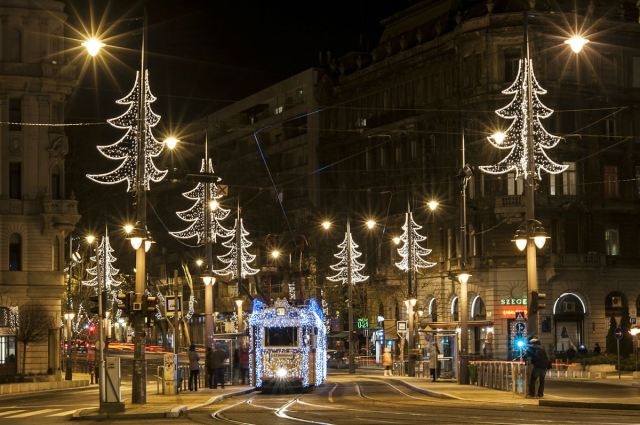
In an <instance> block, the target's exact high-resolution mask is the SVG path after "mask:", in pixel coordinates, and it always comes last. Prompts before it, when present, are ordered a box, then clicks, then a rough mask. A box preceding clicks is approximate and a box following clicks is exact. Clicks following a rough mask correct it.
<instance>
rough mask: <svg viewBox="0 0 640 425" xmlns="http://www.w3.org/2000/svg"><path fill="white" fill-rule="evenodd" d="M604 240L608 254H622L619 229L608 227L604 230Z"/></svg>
mask: <svg viewBox="0 0 640 425" xmlns="http://www.w3.org/2000/svg"><path fill="white" fill-rule="evenodd" d="M604 241H605V251H606V253H607V255H620V241H619V234H618V229H606V230H605V231H604Z"/></svg>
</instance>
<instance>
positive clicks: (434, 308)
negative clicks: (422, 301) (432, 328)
mask: <svg viewBox="0 0 640 425" xmlns="http://www.w3.org/2000/svg"><path fill="white" fill-rule="evenodd" d="M429 315H430V316H431V321H432V322H437V321H438V301H436V299H435V298H431V301H429Z"/></svg>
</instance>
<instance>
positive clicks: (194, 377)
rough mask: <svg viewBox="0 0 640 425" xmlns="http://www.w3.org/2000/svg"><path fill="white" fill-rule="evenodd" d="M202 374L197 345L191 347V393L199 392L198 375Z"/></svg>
mask: <svg viewBox="0 0 640 425" xmlns="http://www.w3.org/2000/svg"><path fill="white" fill-rule="evenodd" d="M199 374H200V355H199V354H198V352H197V351H196V346H195V344H191V345H190V346H189V391H198V375H199Z"/></svg>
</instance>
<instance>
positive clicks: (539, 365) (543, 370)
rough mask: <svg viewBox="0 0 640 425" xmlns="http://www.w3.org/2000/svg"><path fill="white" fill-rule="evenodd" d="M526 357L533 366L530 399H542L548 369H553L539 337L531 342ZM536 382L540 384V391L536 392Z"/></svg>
mask: <svg viewBox="0 0 640 425" xmlns="http://www.w3.org/2000/svg"><path fill="white" fill-rule="evenodd" d="M526 357H527V359H528V360H529V363H530V364H531V375H530V376H529V397H530V398H534V397H536V396H537V397H538V398H542V397H544V378H545V376H546V375H547V369H549V368H550V367H551V362H550V361H549V356H547V352H546V350H545V349H544V347H543V346H542V344H541V343H540V340H539V339H538V337H535V336H534V337H533V338H531V339H530V340H529V346H528V347H527V354H526ZM536 382H537V383H538V391H536Z"/></svg>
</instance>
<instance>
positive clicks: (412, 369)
mask: <svg viewBox="0 0 640 425" xmlns="http://www.w3.org/2000/svg"><path fill="white" fill-rule="evenodd" d="M416 302H417V300H416V298H415V297H411V298H409V299H407V300H405V302H404V303H405V305H406V307H407V318H408V319H409V339H408V341H407V345H408V346H409V349H408V350H407V356H408V359H409V361H408V363H407V364H408V365H409V368H408V369H409V370H408V372H409V376H416V368H415V366H416V365H415V360H416V359H415V355H414V352H413V351H414V349H415V344H416V343H415V332H416V324H415V318H414V314H413V308H414V307H415V306H416Z"/></svg>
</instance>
